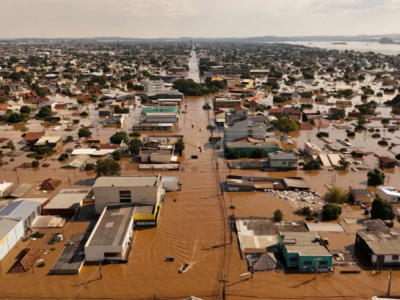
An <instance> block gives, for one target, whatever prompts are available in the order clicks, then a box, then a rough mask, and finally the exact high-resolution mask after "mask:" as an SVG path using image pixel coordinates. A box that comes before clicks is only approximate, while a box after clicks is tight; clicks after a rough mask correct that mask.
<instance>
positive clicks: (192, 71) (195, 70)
mask: <svg viewBox="0 0 400 300" xmlns="http://www.w3.org/2000/svg"><path fill="white" fill-rule="evenodd" d="M187 78H190V79H193V81H194V82H197V83H200V73H199V66H198V63H197V54H196V51H195V48H194V47H193V50H192V52H190V59H189V73H188V77H187Z"/></svg>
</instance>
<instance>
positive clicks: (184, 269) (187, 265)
mask: <svg viewBox="0 0 400 300" xmlns="http://www.w3.org/2000/svg"><path fill="white" fill-rule="evenodd" d="M189 269H190V265H189V264H184V265H183V267H182V268H180V269H179V273H185V272H187V270H189Z"/></svg>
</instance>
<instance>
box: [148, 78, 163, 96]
mask: <svg viewBox="0 0 400 300" xmlns="http://www.w3.org/2000/svg"><path fill="white" fill-rule="evenodd" d="M143 87H144V92H145V93H154V92H163V91H165V85H164V81H162V80H146V81H145V82H144V83H143Z"/></svg>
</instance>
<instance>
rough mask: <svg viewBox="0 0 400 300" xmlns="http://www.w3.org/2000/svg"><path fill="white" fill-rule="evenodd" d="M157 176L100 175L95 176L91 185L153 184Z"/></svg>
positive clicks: (123, 185)
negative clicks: (94, 180)
mask: <svg viewBox="0 0 400 300" xmlns="http://www.w3.org/2000/svg"><path fill="white" fill-rule="evenodd" d="M157 179H158V177H157V176H125V177H124V176H120V177H100V178H97V180H96V182H95V184H94V186H93V187H99V186H116V187H126V186H154V185H155V184H156V182H157Z"/></svg>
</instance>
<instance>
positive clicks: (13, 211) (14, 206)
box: [0, 200, 40, 220]
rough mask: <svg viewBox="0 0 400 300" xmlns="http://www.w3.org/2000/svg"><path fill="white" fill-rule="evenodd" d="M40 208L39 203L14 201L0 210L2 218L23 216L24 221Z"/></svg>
mask: <svg viewBox="0 0 400 300" xmlns="http://www.w3.org/2000/svg"><path fill="white" fill-rule="evenodd" d="M39 206H40V203H39V202H33V201H26V200H22V201H14V202H11V203H9V204H7V205H6V206H5V207H4V208H3V209H2V210H0V216H22V217H23V218H24V220H25V219H26V218H28V217H29V216H30V215H31V214H32V212H34V211H35V210H36V209H37V208H38V207H39Z"/></svg>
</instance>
